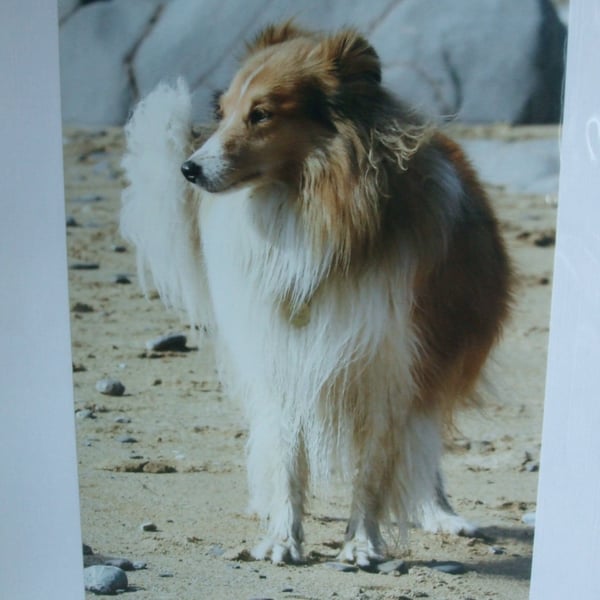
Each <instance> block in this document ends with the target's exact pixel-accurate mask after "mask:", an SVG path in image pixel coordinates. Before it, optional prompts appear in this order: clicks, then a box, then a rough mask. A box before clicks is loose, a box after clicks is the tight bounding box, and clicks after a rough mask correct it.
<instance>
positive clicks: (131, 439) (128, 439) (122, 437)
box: [117, 435, 137, 444]
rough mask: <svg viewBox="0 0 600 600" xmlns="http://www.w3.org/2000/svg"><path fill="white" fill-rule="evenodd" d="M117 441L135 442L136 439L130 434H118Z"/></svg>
mask: <svg viewBox="0 0 600 600" xmlns="http://www.w3.org/2000/svg"><path fill="white" fill-rule="evenodd" d="M117 442H121V444H135V443H137V440H136V439H135V438H134V437H132V436H130V435H120V436H119V437H118V438H117Z"/></svg>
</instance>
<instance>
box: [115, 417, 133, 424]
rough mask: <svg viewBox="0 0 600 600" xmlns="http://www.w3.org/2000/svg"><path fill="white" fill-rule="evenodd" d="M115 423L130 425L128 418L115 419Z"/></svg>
mask: <svg viewBox="0 0 600 600" xmlns="http://www.w3.org/2000/svg"><path fill="white" fill-rule="evenodd" d="M115 423H131V419H130V418H129V417H115Z"/></svg>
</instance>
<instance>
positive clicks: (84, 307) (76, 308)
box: [71, 302, 94, 313]
mask: <svg viewBox="0 0 600 600" xmlns="http://www.w3.org/2000/svg"><path fill="white" fill-rule="evenodd" d="M71 311H72V312H75V313H91V312H94V307H93V306H92V305H91V304H86V303H85V302H75V304H73V306H72V307H71Z"/></svg>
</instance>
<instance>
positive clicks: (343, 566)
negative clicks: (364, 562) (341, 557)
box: [325, 562, 358, 573]
mask: <svg viewBox="0 0 600 600" xmlns="http://www.w3.org/2000/svg"><path fill="white" fill-rule="evenodd" d="M325 566H326V567H329V568H330V569H334V570H336V571H340V572H341V573H356V572H357V571H358V567H357V566H356V565H350V564H348V563H341V562H326V563H325Z"/></svg>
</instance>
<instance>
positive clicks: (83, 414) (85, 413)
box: [75, 408, 96, 419]
mask: <svg viewBox="0 0 600 600" xmlns="http://www.w3.org/2000/svg"><path fill="white" fill-rule="evenodd" d="M75 416H76V417H77V418H78V419H95V418H96V415H95V414H94V411H93V410H90V409H89V408H82V409H81V410H78V411H77V412H76V413H75Z"/></svg>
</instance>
